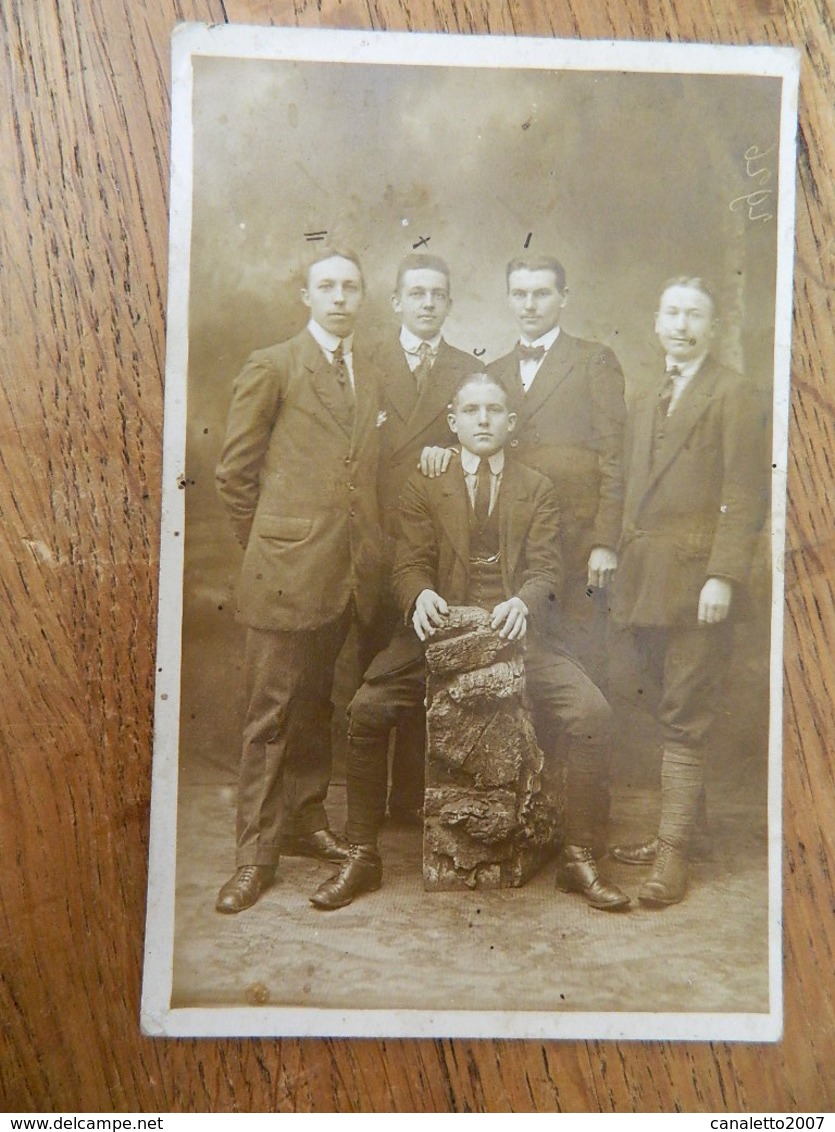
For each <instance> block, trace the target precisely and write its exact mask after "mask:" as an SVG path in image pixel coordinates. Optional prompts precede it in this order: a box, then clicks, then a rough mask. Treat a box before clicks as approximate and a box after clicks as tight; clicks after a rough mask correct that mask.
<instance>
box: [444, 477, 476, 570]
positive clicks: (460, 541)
mask: <svg viewBox="0 0 835 1132" xmlns="http://www.w3.org/2000/svg"><path fill="white" fill-rule="evenodd" d="M439 483H440V489H441V502H440V507H439V509H438V516H439V518H440V520H441V526H442V527H443V528H444V533H445V534H446V537H447V538H448V539H449V541H450V544H451V545H452V548H453V550H454V551H455V553H456V554H457V556H458V557H459V558H460V559H461V561H462V562H463V563H464V564H465V566H468V565H469V559H470V514H469V506H470V503H469V498H468V496H467V485H466V484H465V482H464V472H463V469H462V468H461V464H460V463H459V462H458V461H457V460H455V461H454V462H453V464H452V467H450V468H449V469H448V471H447V472H446V473H445V474H444V475H443V476H441V479H440V481H439Z"/></svg>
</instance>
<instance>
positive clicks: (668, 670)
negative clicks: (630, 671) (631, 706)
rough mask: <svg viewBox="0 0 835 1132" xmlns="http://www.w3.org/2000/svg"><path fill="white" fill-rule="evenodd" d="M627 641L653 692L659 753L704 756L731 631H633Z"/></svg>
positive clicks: (714, 627) (715, 627) (708, 627)
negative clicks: (633, 644) (661, 748)
mask: <svg viewBox="0 0 835 1132" xmlns="http://www.w3.org/2000/svg"><path fill="white" fill-rule="evenodd" d="M633 635H634V639H635V642H636V645H637V649H638V655H639V663H640V672H641V673H642V674H646V675H648V676H649V677H650V680H649V682H648V683H647V686H648V687H650V688H651V687H653V686H655V687H656V688H657V689H658V693H657V705H656V717H657V719H658V722H659V723H660V725H661V737H662V742H663V745H664V749H665V750H686V751H695V750H699V751H702V750H704V747H705V742H706V739H707V737H708V733H709V732H710V729H711V727H712V726H713V723H714V721H715V719H716V713H717V709H718V701H719V695H720V690H721V686H722V683H723V681H724V679H725V676H726V674H727V671H728V665H729V661H730V655H731V649H732V646H733V628H732V626H731V625H729V624H728V623H727V622H723V623H721V624H719V625H705V626H703V627H700V628H694V629H689V628H686V629H677V628H673V629H654V628H653V629H649V628H638V629H633ZM642 690H643V689H642ZM650 706H651V705H650Z"/></svg>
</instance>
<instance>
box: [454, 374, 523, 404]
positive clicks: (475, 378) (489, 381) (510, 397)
mask: <svg viewBox="0 0 835 1132" xmlns="http://www.w3.org/2000/svg"><path fill="white" fill-rule="evenodd" d="M473 382H475V383H476V384H477V385H495V386H497V387H498V388H499V389H501V391H502V393H504V395H505V400H506V401H507V407H508V409H509V410H510V412H514V411H515V402H516V390H515V389H512V388H510V386H509V385H508V384H507V382H506V381H505V379H504V378H503V377H497V376H496V375H494V374H492V373H488V372H487V370H485V369H474V370H473V371H472V372H471V373H468V374H466V375H465V376H464V377H460V378H459V379H458V381H457V382H456V383H455V390H454V392H453V394H452V397H451V398H450V402H449V410H450V412H454V411H455V403H456V401H457V400H458V397H459V395H460V393H461V390H462V389H463V388H464V387H465V386H467V385H471V384H472V383H473Z"/></svg>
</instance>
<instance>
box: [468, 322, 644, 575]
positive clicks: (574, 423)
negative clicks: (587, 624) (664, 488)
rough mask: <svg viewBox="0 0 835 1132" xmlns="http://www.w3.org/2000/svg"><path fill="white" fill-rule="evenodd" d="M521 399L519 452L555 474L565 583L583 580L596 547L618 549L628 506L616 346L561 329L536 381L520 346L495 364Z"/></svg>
mask: <svg viewBox="0 0 835 1132" xmlns="http://www.w3.org/2000/svg"><path fill="white" fill-rule="evenodd" d="M488 370H489V372H490V373H492V374H495V375H496V376H500V377H501V378H502V379H503V380H504V381H505V382H506V383H507V384H508V385H509V387H510V388H515V389H516V390H517V392H518V397H519V406H518V409H519V419H518V423H517V425H516V431H515V433H514V434H513V437H512V439H511V442H510V446H511V448H512V449H513V452H514V455H515V456H516V457H517V459H519V460H521V461H522V462H523V463H524V464H527V465H528V467H531V468H535V469H536V470H537V471H538V472H541V473H542V475H545V476H547V477H548V479H550V480H551V482H552V483H553V485H554V489H555V491H556V494H557V500H558V503H559V506H560V511H561V514H562V540H563V553H564V556H565V577H566V581H568V580H569V579H570V580H572V582H573V580H574V579H575V578H577V577H579V578H584V577H585V573H586V564H587V562H588V557H589V552H590V551H591V549H592V547H593V546H607V547H610V548H612V549H614V548H615V547H616V546H617V543H618V538H619V535H620V528H621V517H622V508H623V429H624V423H625V419H626V408H625V405H624V392H623V373H622V371H621V368H620V364H619V362H618V360H617V358H616V357H615V355H614V354H613V353H612V351H611V350H610V349H608V348H607V347H605V346H601V345H600V343H598V342H586V341H584V340H583V339H581V338H574V337H572V336H571V335H570V334H566V332H565V331H564V330H560V333H559V337H558V338H557V340H556V342H555V343H554V345H553V346H552V347H551V349H550V350H549V351H548V353H547V355H546V356H545V359H544V361H543V362H542V365H541V366H540V368H539V372H538V373H537V375H536V379H535V380H534V383H533V385H532V386H531V387H530V389H529V391H528V392H527V393H524V391H523V389H522V383H521V379H520V377H519V363H518V360H517V357H516V353H515V351H512V352H511V353H509V354H506V355H505V356H504V357H502V358H499V359H498V360H497V361H495V362H493V363H491V365H490V366H489V367H488Z"/></svg>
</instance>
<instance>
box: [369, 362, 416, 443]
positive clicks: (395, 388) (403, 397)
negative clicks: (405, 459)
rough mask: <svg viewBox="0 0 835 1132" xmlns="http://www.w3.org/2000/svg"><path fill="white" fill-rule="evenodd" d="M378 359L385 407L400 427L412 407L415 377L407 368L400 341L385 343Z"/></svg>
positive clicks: (410, 412) (404, 422) (408, 415)
mask: <svg viewBox="0 0 835 1132" xmlns="http://www.w3.org/2000/svg"><path fill="white" fill-rule="evenodd" d="M381 361H382V364H381V365H380V362H379V361H378V365H380V369H381V371H382V374H383V377H384V379H385V389H384V391H383V392H384V394H385V399H386V402H387V407H388V408H389V410H390V411H391V412H393V413H394V414H395V415H396V416H397V417H398V418H399V420H400V423H401V427H402V426H403V425H405V424H406V422H407V421H408V419H409V417H410V416H411V414H412V410H413V409H414V396H415V394H414V387H415V379H414V378H413V377H412V374H411V372H410V370H409V366H408V363H407V361H406V357H405V355H404V353H403V349H402V347H401V345H400V342H399V341H398V342H394V343H391V344H386V346H385V348H384V349H383V350H382V351H381Z"/></svg>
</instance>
